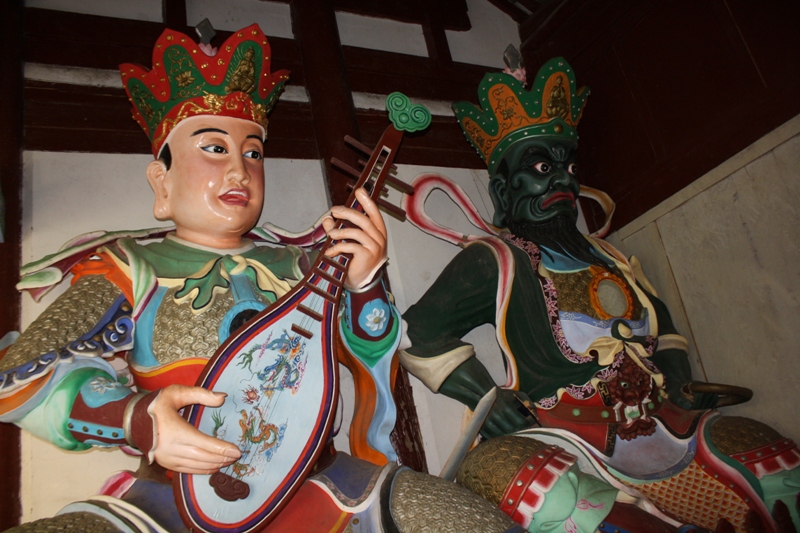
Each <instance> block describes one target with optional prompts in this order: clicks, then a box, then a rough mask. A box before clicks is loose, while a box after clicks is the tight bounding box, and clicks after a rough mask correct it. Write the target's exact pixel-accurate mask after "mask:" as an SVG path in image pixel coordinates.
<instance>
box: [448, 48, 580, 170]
mask: <svg viewBox="0 0 800 533" xmlns="http://www.w3.org/2000/svg"><path fill="white" fill-rule="evenodd" d="M588 96H589V90H588V88H587V87H581V88H580V89H578V88H577V87H576V85H575V73H574V72H573V71H572V67H570V66H569V63H567V62H566V61H565V60H564V58H562V57H555V58H553V59H551V60H550V61H548V62H547V63H545V64H544V65H543V66H542V68H540V69H539V72H538V73H537V74H536V78H535V79H534V81H533V85H532V87H531V89H530V90H529V91H526V90H525V88H524V87H523V86H522V84H521V83H520V82H518V81H517V80H516V79H514V77H513V76H510V75H508V74H503V73H489V74H486V75H485V76H484V77H483V81H481V84H480V85H479V86H478V99H479V101H480V105H481V107H482V108H483V109H480V108H478V107H477V106H475V105H474V104H471V103H469V102H456V103H455V104H453V110H454V111H455V114H456V118H457V119H458V123H459V125H460V126H461V129H462V130H464V134H465V135H466V136H467V139H469V141H470V142H471V143H472V146H474V147H475V149H476V150H477V151H478V154H479V155H480V156H481V158H482V159H483V160H484V162H486V166H487V167H488V168H489V173H490V174H493V173H494V171H495V170H496V169H497V165H498V164H499V163H500V161H501V160H502V159H503V157H502V156H503V153H504V152H505V151H507V150H508V147H509V146H511V145H512V144H514V143H516V142H518V141H522V140H524V139H527V138H530V137H540V136H550V137H564V138H568V139H573V140H577V138H578V134H577V132H576V129H575V128H576V126H577V125H578V121H579V120H580V119H581V115H582V113H583V107H584V106H585V105H586V97H588Z"/></svg>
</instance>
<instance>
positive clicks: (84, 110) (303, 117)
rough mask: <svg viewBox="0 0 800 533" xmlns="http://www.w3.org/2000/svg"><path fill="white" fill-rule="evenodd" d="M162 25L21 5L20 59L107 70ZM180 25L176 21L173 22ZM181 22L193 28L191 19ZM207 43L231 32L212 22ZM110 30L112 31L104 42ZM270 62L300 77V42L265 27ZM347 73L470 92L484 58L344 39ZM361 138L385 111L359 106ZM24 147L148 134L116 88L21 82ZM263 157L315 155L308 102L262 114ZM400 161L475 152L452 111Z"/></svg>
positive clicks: (141, 56) (457, 161)
mask: <svg viewBox="0 0 800 533" xmlns="http://www.w3.org/2000/svg"><path fill="white" fill-rule="evenodd" d="M163 28H164V25H163V24H160V23H154V22H146V21H135V20H125V19H117V18H110V17H100V16H94V15H83V14H76V13H64V12H56V11H50V10H44V9H36V8H27V9H25V42H26V46H25V61H26V62H30V63H43V64H51V65H59V66H77V67H85V68H96V69H106V70H115V69H116V68H117V67H118V65H119V64H120V63H123V62H131V63H139V64H142V65H147V66H149V65H150V64H151V55H150V54H151V52H152V43H154V42H155V40H156V39H157V38H158V35H159V34H160V33H161V31H162V30H163ZM178 29H179V30H180V29H181V28H178ZM182 31H185V32H187V33H189V32H191V31H192V30H191V28H183V29H182ZM218 34H219V35H218V36H217V38H216V39H215V43H217V42H222V40H224V39H225V38H226V37H227V36H228V35H230V32H222V31H220V32H218ZM108 35H114V40H113V42H112V43H109V42H108ZM270 44H271V46H272V53H273V57H274V58H275V59H274V61H273V63H272V68H273V69H275V70H277V69H281V68H286V69H289V70H290V71H291V77H290V84H291V85H294V86H305V85H306V83H307V80H306V76H305V71H304V67H303V60H302V54H301V51H300V46H299V44H298V43H297V42H296V41H294V40H292V39H283V38H278V37H270ZM342 54H343V57H344V60H345V68H346V72H345V75H346V76H347V78H348V80H349V86H350V89H351V90H352V91H353V92H369V93H376V94H389V93H390V92H393V91H396V90H399V91H402V92H404V93H405V94H406V95H407V96H409V97H410V98H412V99H414V98H431V99H438V100H452V101H455V100H460V99H474V95H475V92H476V87H477V84H478V82H479V81H480V79H481V78H482V77H483V74H484V72H485V71H486V68H485V67H481V66H475V65H465V64H454V63H452V62H451V63H450V64H449V65H440V64H439V63H437V62H435V61H432V60H430V59H428V58H423V57H415V56H409V55H405V54H397V53H392V52H382V51H376V50H367V49H363V48H355V47H349V46H344V47H342ZM356 118H357V121H358V126H359V129H360V130H361V138H362V141H363V142H365V143H367V144H369V143H372V142H375V141H377V139H378V138H379V136H380V133H382V131H383V128H384V127H385V124H386V122H385V119H383V117H382V115H381V114H380V113H377V112H369V111H365V110H357V111H356ZM25 148H26V149H28V150H51V151H86V152H104V153H148V151H149V146H148V143H147V139H146V138H145V137H144V136H143V135H142V132H141V130H140V129H139V127H138V125H136V123H134V122H133V121H132V120H131V118H130V104H129V103H128V101H127V97H126V96H125V93H124V90H122V89H113V88H98V87H87V86H78V85H67V84H60V83H49V82H37V81H32V80H27V81H26V83H25ZM265 151H266V156H267V157H285V158H299V159H314V158H318V157H320V155H319V153H318V150H317V146H316V142H315V140H314V130H313V124H312V116H311V112H310V106H309V104H308V103H296V102H279V104H278V105H277V106H276V107H275V109H274V111H273V113H272V114H271V115H270V131H269V142H268V143H267V146H266V148H265ZM398 163H401V164H428V165H437V166H454V167H469V168H481V166H482V162H481V160H480V159H479V158H478V156H477V154H476V153H475V151H474V150H473V149H472V148H471V146H469V144H468V143H467V142H466V141H465V140H464V137H463V134H462V133H461V130H460V128H459V127H458V124H457V123H456V122H455V119H454V118H451V117H435V118H434V121H433V124H432V126H431V128H430V129H429V130H428V131H427V132H426V133H423V134H418V135H410V136H408V138H407V140H406V141H405V142H404V148H403V150H402V151H401V152H400V153H399V157H398Z"/></svg>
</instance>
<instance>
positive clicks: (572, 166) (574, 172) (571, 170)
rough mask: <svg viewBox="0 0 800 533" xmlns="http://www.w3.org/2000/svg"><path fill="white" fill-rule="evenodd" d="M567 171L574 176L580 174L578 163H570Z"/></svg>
mask: <svg viewBox="0 0 800 533" xmlns="http://www.w3.org/2000/svg"><path fill="white" fill-rule="evenodd" d="M567 172H569V173H570V174H572V175H573V176H576V175H577V174H578V165H576V164H575V163H570V164H569V166H568V167H567Z"/></svg>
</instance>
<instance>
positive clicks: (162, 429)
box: [147, 385, 242, 474]
mask: <svg viewBox="0 0 800 533" xmlns="http://www.w3.org/2000/svg"><path fill="white" fill-rule="evenodd" d="M224 402H225V394H222V393H216V392H211V391H209V390H206V389H204V388H202V387H185V386H183V385H170V386H169V387H166V388H164V389H162V390H161V392H160V393H159V394H158V396H157V397H156V399H155V400H153V402H152V403H151V404H150V406H149V407H148V408H147V413H148V414H149V415H150V416H151V417H152V418H153V420H154V421H155V427H156V437H155V438H154V443H155V447H154V448H153V449H152V450H151V452H152V453H153V454H154V456H155V461H156V462H157V463H158V464H160V465H161V466H163V467H164V468H167V469H169V470H174V471H176V472H183V473H186V474H211V473H214V472H216V471H218V470H219V469H220V468H222V467H224V466H228V465H229V464H231V463H233V462H234V461H235V460H237V459H238V458H239V457H241V455H242V454H241V452H240V451H239V449H238V448H237V447H236V446H234V445H233V444H231V443H229V442H225V441H223V440H220V439H215V438H214V437H210V436H208V435H205V434H203V433H201V432H200V431H198V430H197V429H195V428H194V427H193V426H192V425H191V424H189V423H188V422H187V421H186V420H184V419H183V417H181V415H179V414H178V410H180V409H181V408H183V407H186V406H187V405H192V404H201V405H206V406H208V407H219V406H221V405H222V404H223V403H224Z"/></svg>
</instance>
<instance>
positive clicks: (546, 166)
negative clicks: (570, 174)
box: [533, 161, 551, 174]
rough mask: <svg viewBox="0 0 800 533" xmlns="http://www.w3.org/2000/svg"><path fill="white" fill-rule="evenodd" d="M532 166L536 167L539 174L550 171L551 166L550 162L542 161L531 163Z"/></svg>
mask: <svg viewBox="0 0 800 533" xmlns="http://www.w3.org/2000/svg"><path fill="white" fill-rule="evenodd" d="M533 168H534V169H536V172H538V173H539V174H547V173H548V172H550V168H551V167H550V163H545V162H543V161H542V162H539V163H536V164H535V165H533Z"/></svg>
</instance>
